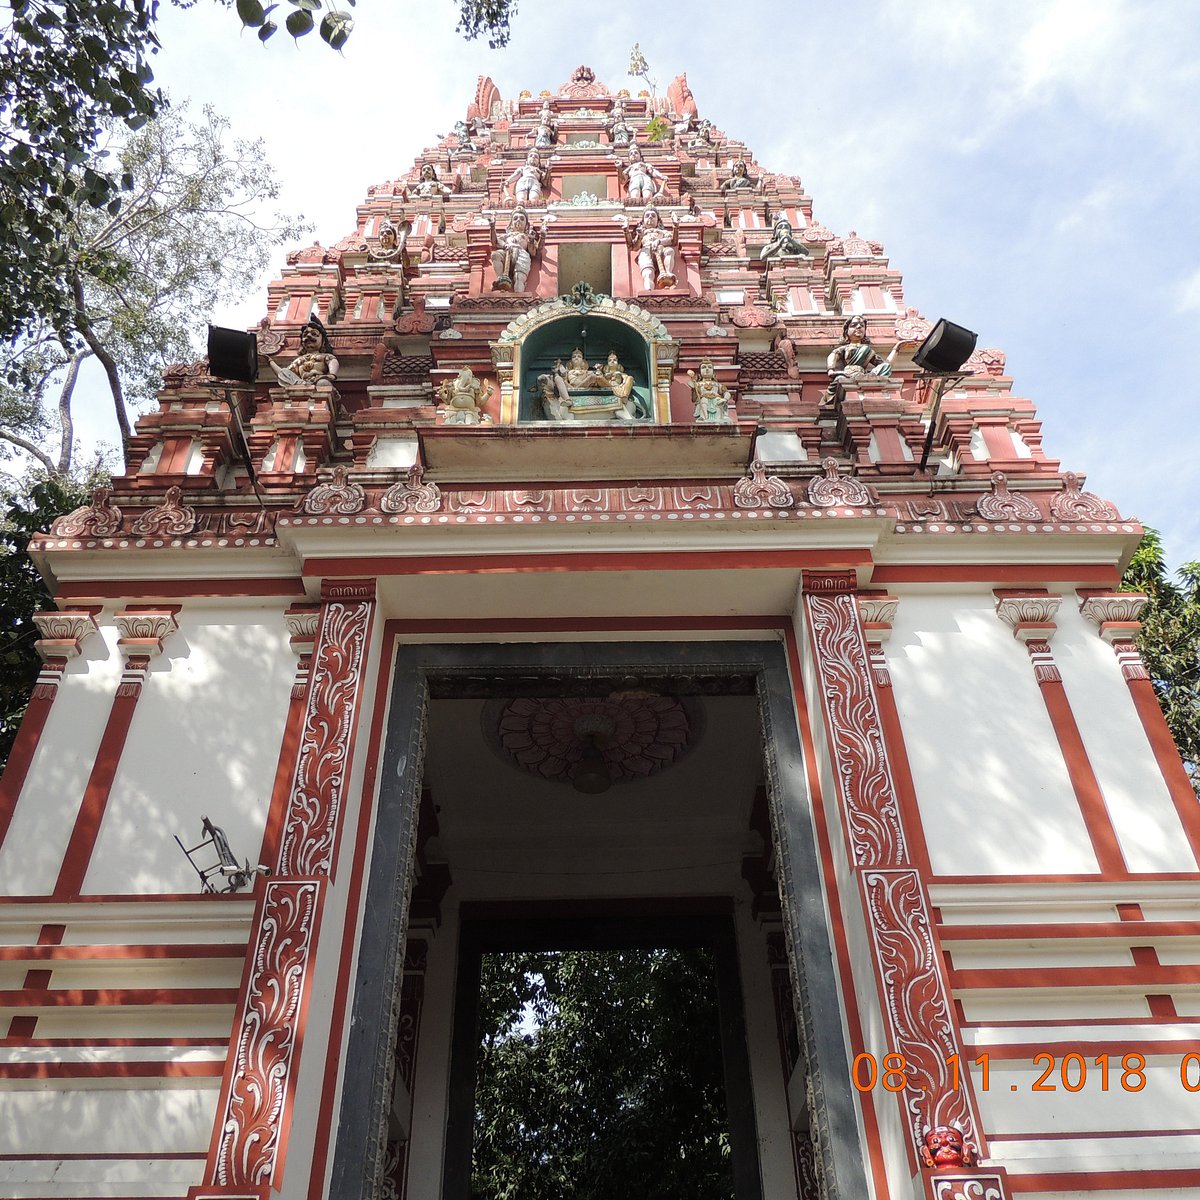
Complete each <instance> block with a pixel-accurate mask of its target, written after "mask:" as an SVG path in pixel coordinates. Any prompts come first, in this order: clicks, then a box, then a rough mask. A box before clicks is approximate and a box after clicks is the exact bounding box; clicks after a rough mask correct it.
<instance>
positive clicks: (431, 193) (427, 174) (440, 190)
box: [412, 163, 450, 200]
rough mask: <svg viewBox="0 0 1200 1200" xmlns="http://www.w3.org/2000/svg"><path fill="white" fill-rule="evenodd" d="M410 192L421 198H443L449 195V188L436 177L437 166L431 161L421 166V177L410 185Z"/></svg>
mask: <svg viewBox="0 0 1200 1200" xmlns="http://www.w3.org/2000/svg"><path fill="white" fill-rule="evenodd" d="M412 194H413V195H414V196H418V197H420V198H421V199H422V200H429V199H432V198H433V197H435V196H441V197H442V198H443V199H444V198H445V197H446V196H449V195H450V189H449V188H448V187H446V185H445V184H443V183H442V181H441V180H440V179H438V173H437V168H436V167H434V165H433V163H425V164H424V166H422V167H421V178H420V179H418V180H417V182H416V183H414V184H413V186H412Z"/></svg>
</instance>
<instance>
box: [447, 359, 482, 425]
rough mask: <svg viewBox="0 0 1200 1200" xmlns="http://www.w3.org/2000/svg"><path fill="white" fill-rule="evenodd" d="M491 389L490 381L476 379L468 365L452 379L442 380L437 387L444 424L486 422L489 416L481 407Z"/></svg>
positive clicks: (480, 423) (477, 423) (478, 423)
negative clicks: (440, 384)
mask: <svg viewBox="0 0 1200 1200" xmlns="http://www.w3.org/2000/svg"><path fill="white" fill-rule="evenodd" d="M492 391H493V388H492V385H491V384H490V383H485V382H482V381H480V380H478V379H476V378H475V372H474V371H472V370H471V368H470V367H463V369H462V370H461V371H459V373H458V374H457V375H456V376H455V377H454V378H453V379H447V380H445V381H443V383H442V386H441V387H440V388H438V399H439V400H440V401H441V403H442V414H443V422H444V424H446V425H484V424H488V423H489V422H490V421H491V418H490V417H489V416H488V415H487V414H486V413H485V412H484V411H483V407H484V405H485V404H487V402H488V398H489V397H490V396H491V394H492Z"/></svg>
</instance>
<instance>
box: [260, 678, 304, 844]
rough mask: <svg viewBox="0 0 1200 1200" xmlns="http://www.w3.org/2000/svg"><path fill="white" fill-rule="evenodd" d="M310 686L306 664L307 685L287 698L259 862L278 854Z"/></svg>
mask: <svg viewBox="0 0 1200 1200" xmlns="http://www.w3.org/2000/svg"><path fill="white" fill-rule="evenodd" d="M311 687H312V673H311V666H310V672H309V677H308V686H307V687H306V688H305V689H304V694H303V695H302V696H300V697H296V696H293V697H292V698H291V699H290V700H289V701H288V711H287V718H286V719H285V721H284V725H283V740H282V742H281V743H280V746H279V758H278V760H277V765H276V768H275V782H274V784H272V786H271V803H270V806H269V807H268V809H267V822H266V827H265V828H264V830H263V840H262V849H261V851H260V852H259V856H258V861H259V862H260V863H275V862H276V861H277V859H278V856H279V839H280V838H281V837H282V836H283V823H284V821H285V820H286V819H287V810H288V801H289V800H290V799H291V795H292V778H293V777H294V776H295V774H296V756H297V755H298V754H299V753H300V734H301V732H302V731H303V729H304V713H305V709H306V708H307V706H308V692H309V689H311Z"/></svg>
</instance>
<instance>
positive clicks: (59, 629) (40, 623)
mask: <svg viewBox="0 0 1200 1200" xmlns="http://www.w3.org/2000/svg"><path fill="white" fill-rule="evenodd" d="M33 623H34V624H35V625H36V626H37V627H38V632H39V633H40V634H41V635H42V636H41V637H40V638H38V640H37V641H36V642H34V643H33V648H34V649H35V650H36V651H37V652H38V656H39V657H40V658H41V659H42V661H43V662H49V661H50V660H51V659H56V658H57V659H69V658H74V657H76V655H78V654H79V652H80V650H81V649H82V647H83V643H84V642H85V641H86V640H87V638H89V637H91V635H92V634H93V633H95V632H96V631H97V629H98V628H99V626H97V624H96V616H95V610H94V609H90V608H87V609H64V610H63V611H62V612H58V611H54V612H40V613H34V614H33Z"/></svg>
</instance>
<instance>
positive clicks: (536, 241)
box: [488, 205, 541, 292]
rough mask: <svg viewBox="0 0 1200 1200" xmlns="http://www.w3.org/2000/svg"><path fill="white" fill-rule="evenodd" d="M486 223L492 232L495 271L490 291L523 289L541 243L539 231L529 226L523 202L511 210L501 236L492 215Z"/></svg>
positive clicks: (493, 266)
mask: <svg viewBox="0 0 1200 1200" xmlns="http://www.w3.org/2000/svg"><path fill="white" fill-rule="evenodd" d="M488 226H489V228H490V229H491V234H492V268H493V270H494V271H495V272H496V280H495V282H494V283H493V284H492V290H493V291H497V292H512V291H516V292H523V291H524V290H525V284H526V283H527V281H528V279H529V269H530V267H531V266H533V259H534V256H535V255H536V254H537V252H538V249H539V248H540V245H541V231H540V230H537V229H531V228H530V227H529V214H528V213H527V212H526V211H525V208H524V206H523V205H518V206H517V207H516V208H514V209H513V211H512V216H510V217H509V219H508V228H507V229H506V230H505V231H504V233H503V234H502V235H498V234H497V233H496V219H495V218H494V217H489V218H488Z"/></svg>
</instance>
